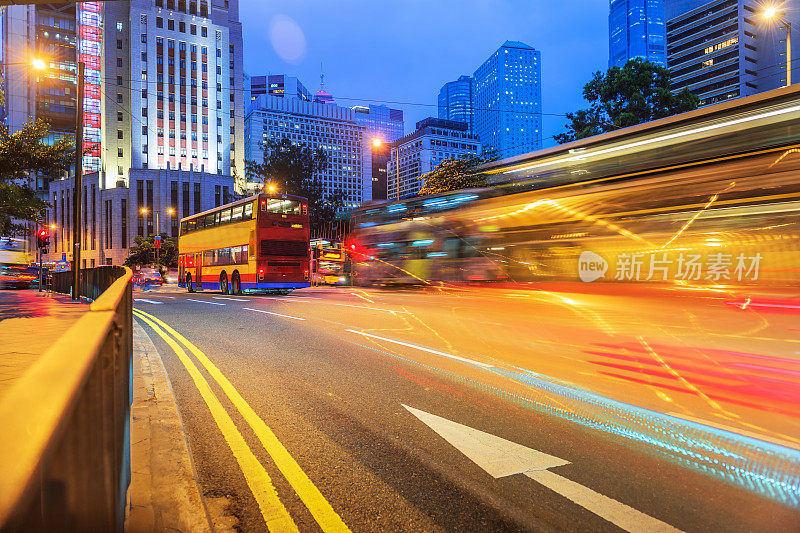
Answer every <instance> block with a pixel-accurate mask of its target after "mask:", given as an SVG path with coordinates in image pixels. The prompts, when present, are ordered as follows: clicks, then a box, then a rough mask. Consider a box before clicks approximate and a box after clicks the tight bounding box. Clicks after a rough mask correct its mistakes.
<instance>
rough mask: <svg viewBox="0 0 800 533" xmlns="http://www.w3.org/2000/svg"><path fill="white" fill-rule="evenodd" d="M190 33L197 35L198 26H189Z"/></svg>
mask: <svg viewBox="0 0 800 533" xmlns="http://www.w3.org/2000/svg"><path fill="white" fill-rule="evenodd" d="M189 33H191V34H192V35H197V25H196V24H190V25H189Z"/></svg>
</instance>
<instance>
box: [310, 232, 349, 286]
mask: <svg viewBox="0 0 800 533" xmlns="http://www.w3.org/2000/svg"><path fill="white" fill-rule="evenodd" d="M346 260H347V254H346V253H345V250H344V246H343V244H342V243H341V242H338V241H329V240H327V239H312V240H311V284H312V285H345V284H346V283H347V279H348V278H347V276H346V275H345V269H344V266H345V262H346Z"/></svg>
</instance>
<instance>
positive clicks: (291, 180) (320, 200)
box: [245, 137, 347, 235]
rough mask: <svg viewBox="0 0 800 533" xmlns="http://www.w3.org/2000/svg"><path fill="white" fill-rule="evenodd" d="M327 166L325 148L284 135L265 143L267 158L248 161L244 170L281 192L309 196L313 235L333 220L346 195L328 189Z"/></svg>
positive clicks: (249, 175)
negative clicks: (324, 173) (325, 183)
mask: <svg viewBox="0 0 800 533" xmlns="http://www.w3.org/2000/svg"><path fill="white" fill-rule="evenodd" d="M326 168H328V155H327V154H326V153H325V150H323V149H321V148H317V149H316V150H313V149H311V148H310V147H309V146H308V145H306V144H303V143H297V144H292V142H291V141H290V140H289V139H288V138H286V137H284V138H282V139H281V140H280V141H276V140H274V139H270V140H268V141H267V142H266V143H264V161H263V162H261V163H258V162H256V161H247V162H246V164H245V173H246V175H247V177H248V178H251V177H257V178H260V179H261V180H262V181H263V182H264V183H265V184H273V185H275V188H276V190H277V191H279V192H282V193H285V194H293V195H297V196H302V197H304V198H307V199H308V210H309V214H310V216H311V233H312V235H314V234H318V233H319V231H320V230H321V229H322V228H324V227H327V226H328V225H329V224H330V223H332V222H333V220H334V218H335V216H336V212H337V211H338V210H340V209H341V208H342V207H344V202H345V199H346V197H347V195H346V194H345V193H344V192H343V191H334V192H332V193H330V192H327V193H326V192H325V187H324V185H323V182H322V177H321V174H322V172H324V171H325V169H326Z"/></svg>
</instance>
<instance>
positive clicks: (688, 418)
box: [667, 413, 800, 450]
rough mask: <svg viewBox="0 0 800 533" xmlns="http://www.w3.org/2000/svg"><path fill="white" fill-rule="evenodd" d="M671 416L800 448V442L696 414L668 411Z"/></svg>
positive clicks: (784, 445) (785, 446) (780, 444)
mask: <svg viewBox="0 0 800 533" xmlns="http://www.w3.org/2000/svg"><path fill="white" fill-rule="evenodd" d="M667 414H668V415H669V416H674V417H675V418H682V419H683V420H689V421H690V422H696V423H698V424H700V425H703V426H711V427H712V428H717V429H722V430H725V431H730V432H731V433H735V434H737V435H744V436H745V437H750V438H753V439H756V440H763V441H765V442H771V443H772V444H777V445H778V446H783V447H784V448H792V449H794V450H800V443H797V442H791V441H788V440H783V439H779V438H776V437H770V436H768V435H762V434H761V433H756V432H755V431H747V430H746V429H739V428H735V427H731V426H726V425H725V424H720V423H718V422H712V421H711V420H706V419H704V418H697V417H696V416H689V415H684V414H681V413H667Z"/></svg>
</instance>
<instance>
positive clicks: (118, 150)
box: [117, 148, 123, 157]
mask: <svg viewBox="0 0 800 533" xmlns="http://www.w3.org/2000/svg"><path fill="white" fill-rule="evenodd" d="M122 154H123V151H122V148H117V157H122Z"/></svg>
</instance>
